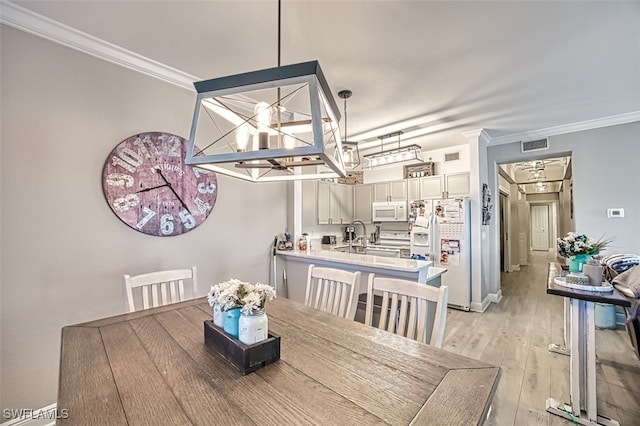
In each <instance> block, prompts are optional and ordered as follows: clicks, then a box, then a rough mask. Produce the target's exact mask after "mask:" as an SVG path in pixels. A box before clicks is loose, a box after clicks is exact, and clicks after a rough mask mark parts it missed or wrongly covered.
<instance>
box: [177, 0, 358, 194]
mask: <svg viewBox="0 0 640 426" xmlns="http://www.w3.org/2000/svg"><path fill="white" fill-rule="evenodd" d="M280 7H281V3H280V0H279V1H278V66H277V67H275V68H269V69H263V70H258V71H252V72H247V73H243V74H237V75H231V76H226V77H221V78H215V79H211V80H205V81H200V82H196V83H194V86H195V89H196V91H197V98H196V105H195V111H194V115H193V120H192V123H191V132H190V134H189V146H188V149H187V155H186V162H187V164H191V165H197V166H198V167H200V168H204V169H209V170H213V171H215V172H216V173H221V174H225V175H228V176H232V177H235V178H239V179H244V180H247V181H251V182H273V181H285V180H299V179H318V178H333V177H345V176H346V170H345V164H344V158H343V154H344V153H343V144H342V140H341V135H340V130H339V126H338V123H339V120H340V113H339V112H338V108H337V105H336V103H335V100H334V99H333V96H332V95H331V90H330V89H329V85H328V84H327V81H326V79H325V77H324V75H323V73H322V70H321V68H320V64H319V63H318V61H311V62H304V63H299V64H293V65H286V66H281V65H280ZM345 129H346V128H345Z"/></svg>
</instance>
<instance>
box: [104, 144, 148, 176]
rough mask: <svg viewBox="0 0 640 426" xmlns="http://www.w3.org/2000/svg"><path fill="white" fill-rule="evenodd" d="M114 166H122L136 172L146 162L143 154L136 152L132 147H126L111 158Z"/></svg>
mask: <svg viewBox="0 0 640 426" xmlns="http://www.w3.org/2000/svg"><path fill="white" fill-rule="evenodd" d="M111 162H112V165H113V166H121V167H124V168H125V169H127V170H128V171H130V172H131V173H134V172H135V171H136V169H137V168H138V167H139V166H140V165H141V164H142V163H143V162H144V158H142V154H140V152H135V151H133V150H132V149H130V148H127V147H124V148H120V149H119V150H118V156H117V157H116V156H115V155H114V156H113V157H112V159H111Z"/></svg>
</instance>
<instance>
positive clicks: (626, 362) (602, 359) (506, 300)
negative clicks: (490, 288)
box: [442, 251, 640, 426]
mask: <svg viewBox="0 0 640 426" xmlns="http://www.w3.org/2000/svg"><path fill="white" fill-rule="evenodd" d="M555 259H556V257H555V252H551V253H548V252H540V251H535V252H531V253H530V256H529V262H530V263H529V265H528V266H523V267H522V268H521V269H520V271H516V272H511V273H502V293H503V299H502V301H501V302H500V303H498V304H495V303H494V304H491V306H489V308H488V309H487V310H486V311H485V312H484V313H482V314H479V313H475V312H463V311H458V310H455V309H449V310H448V315H447V324H446V329H445V338H444V342H443V346H442V347H443V348H444V349H446V350H450V351H452V352H456V353H460V354H462V355H466V356H468V357H471V358H475V359H479V360H482V361H485V362H487V363H490V364H493V365H497V366H500V367H501V368H502V376H501V378H500V383H499V384H498V389H497V391H496V395H495V398H494V403H493V406H492V410H491V413H490V416H489V420H488V421H487V424H489V425H518V426H520V425H568V424H572V423H571V422H570V421H568V420H564V419H562V418H560V417H558V416H555V415H552V414H549V413H547V412H546V411H545V402H546V400H547V398H548V397H553V398H555V399H556V400H558V401H560V402H568V401H569V357H568V356H564V355H559V354H555V353H552V352H549V351H548V349H547V348H548V346H549V344H550V343H559V344H560V343H562V338H563V299H562V298H561V297H557V296H550V295H547V294H546V282H547V270H548V263H549V262H550V261H554V260H555ZM596 342H597V344H596V352H597V356H598V360H599V363H598V364H597V366H596V368H597V386H598V414H600V415H604V416H608V417H610V418H613V419H615V420H617V421H619V422H620V424H621V425H623V426H638V425H640V361H639V360H638V359H637V358H636V357H635V355H634V354H633V350H632V347H631V344H630V342H629V338H628V336H627V333H626V331H625V330H596Z"/></svg>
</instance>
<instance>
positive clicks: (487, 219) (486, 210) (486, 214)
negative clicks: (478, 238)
mask: <svg viewBox="0 0 640 426" xmlns="http://www.w3.org/2000/svg"><path fill="white" fill-rule="evenodd" d="M492 212H493V204H492V203H491V190H490V189H489V185H487V184H486V183H483V184H482V224H483V225H489V224H490V223H491V214H492Z"/></svg>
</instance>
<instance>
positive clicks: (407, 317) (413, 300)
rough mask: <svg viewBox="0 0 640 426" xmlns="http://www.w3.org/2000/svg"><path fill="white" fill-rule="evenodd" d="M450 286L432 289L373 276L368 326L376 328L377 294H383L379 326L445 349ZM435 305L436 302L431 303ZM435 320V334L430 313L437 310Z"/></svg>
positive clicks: (411, 282) (370, 283)
mask: <svg viewBox="0 0 640 426" xmlns="http://www.w3.org/2000/svg"><path fill="white" fill-rule="evenodd" d="M448 292H449V289H448V287H447V286H440V287H432V286H429V285H426V284H420V283H418V282H415V281H408V280H401V279H396V278H383V277H376V276H375V274H370V275H369V284H368V288H367V308H366V312H365V324H368V325H372V324H371V322H372V320H373V305H374V293H377V294H378V295H379V294H380V293H382V304H381V309H380V321H379V322H378V324H376V325H375V326H376V327H377V328H381V329H383V330H387V331H389V332H391V333H394V334H399V335H401V336H405V337H408V338H410V339H414V340H417V341H419V342H422V343H427V340H426V339H427V336H428V335H429V334H431V339H430V341H429V342H428V343H429V344H430V345H431V346H435V347H437V348H440V347H442V338H443V336H444V326H445V323H446V321H447V296H448ZM429 302H433V303H429ZM434 304H435V318H434V321H433V328H432V330H431V333H429V330H427V319H428V318H429V314H428V313H429V311H430V310H432V309H433V308H434Z"/></svg>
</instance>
